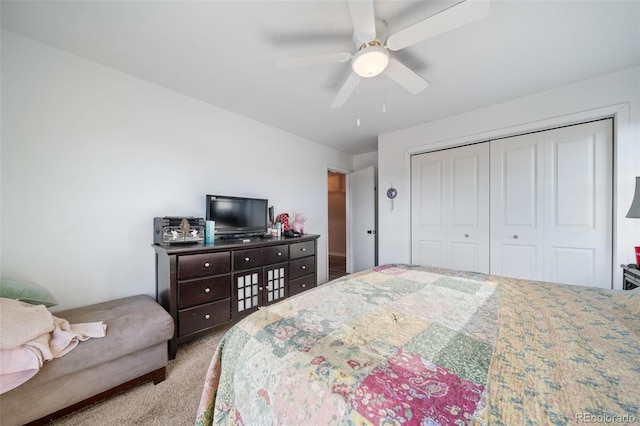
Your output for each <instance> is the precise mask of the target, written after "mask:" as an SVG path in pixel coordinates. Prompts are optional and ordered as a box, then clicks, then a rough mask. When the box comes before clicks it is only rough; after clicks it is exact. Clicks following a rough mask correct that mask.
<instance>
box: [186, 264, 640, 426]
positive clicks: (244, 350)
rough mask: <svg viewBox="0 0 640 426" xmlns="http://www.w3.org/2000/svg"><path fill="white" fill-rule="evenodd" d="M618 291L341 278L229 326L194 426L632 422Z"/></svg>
mask: <svg viewBox="0 0 640 426" xmlns="http://www.w3.org/2000/svg"><path fill="white" fill-rule="evenodd" d="M631 293H632V292H625V294H624V295H621V294H617V293H616V292H613V291H606V290H598V289H587V288H582V287H571V286H559V285H552V284H546V283H534V282H527V281H523V280H510V279H505V278H501V277H493V276H487V275H483V274H476V273H466V272H459V271H449V270H444V269H435V268H425V267H420V266H413V265H399V264H394V265H383V266H380V267H376V268H373V269H371V270H367V271H363V272H360V273H356V274H352V275H349V276H347V277H343V278H341V279H338V280H335V281H333V282H331V283H328V284H325V285H321V286H319V287H317V288H314V289H312V290H309V291H306V292H305V293H302V294H300V295H297V296H294V297H291V298H289V299H285V300H283V301H282V302H279V303H276V304H274V305H270V306H268V307H264V308H262V309H260V310H259V311H258V312H255V313H253V314H251V315H250V316H248V317H247V318H245V319H243V320H242V321H240V322H239V323H238V324H236V325H235V326H234V327H232V328H231V329H230V330H229V331H228V332H227V334H226V335H225V336H224V337H223V339H222V340H221V341H220V344H219V345H218V348H217V349H216V352H215V354H214V356H213V358H212V361H211V364H210V366H209V369H208V370H207V375H206V379H205V384H204V389H203V393H202V397H201V400H200V405H199V408H198V414H197V419H196V425H214V424H215V425H275V424H277V425H302V424H304V425H401V424H402V425H420V426H436V425H464V424H474V425H484V424H495V425H512V424H528V425H546V424H572V423H580V421H581V420H582V421H583V422H588V421H589V420H594V419H595V420H598V419H599V417H589V416H590V415H591V416H598V415H599V416H603V417H602V418H603V419H605V420H608V419H610V417H606V416H607V415H608V414H610V415H612V416H617V417H615V420H621V421H622V422H623V423H624V421H625V419H626V420H627V422H631V423H632V422H634V421H640V408H639V407H640V398H638V395H639V394H640V393H639V389H640V365H639V363H640V315H638V312H640V307H639V306H640V305H639V304H640V292H637V293H635V295H636V296H634V297H632V294H631ZM567 391H568V392H569V393H567ZM574 393H575V394H574ZM580 416H582V417H580ZM624 416H626V417H624ZM634 416H635V417H634Z"/></svg>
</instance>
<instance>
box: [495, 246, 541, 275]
mask: <svg viewBox="0 0 640 426" xmlns="http://www.w3.org/2000/svg"><path fill="white" fill-rule="evenodd" d="M501 249H502V251H501V252H499V253H491V257H492V258H493V257H497V256H499V257H500V265H502V273H500V274H499V275H503V276H505V277H513V278H523V279H532V278H531V277H533V276H535V275H536V274H537V273H538V272H537V269H538V266H537V265H538V264H539V263H540V262H541V259H540V254H541V253H540V249H539V247H537V246H526V245H522V244H518V245H514V244H503V245H502V247H501ZM491 273H492V274H496V272H494V271H492V272H491Z"/></svg>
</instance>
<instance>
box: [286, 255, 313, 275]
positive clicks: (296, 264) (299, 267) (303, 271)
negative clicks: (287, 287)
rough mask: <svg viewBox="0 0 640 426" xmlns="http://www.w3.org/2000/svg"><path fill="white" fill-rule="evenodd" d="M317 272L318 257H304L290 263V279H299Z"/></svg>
mask: <svg viewBox="0 0 640 426" xmlns="http://www.w3.org/2000/svg"><path fill="white" fill-rule="evenodd" d="M315 271H316V257H315V256H310V257H303V258H302V259H297V260H292V261H291V262H289V279H293V278H298V277H301V276H303V275H307V274H311V273H312V272H315Z"/></svg>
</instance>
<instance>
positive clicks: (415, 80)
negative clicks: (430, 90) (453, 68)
mask: <svg viewBox="0 0 640 426" xmlns="http://www.w3.org/2000/svg"><path fill="white" fill-rule="evenodd" d="M384 75H386V76H387V77H389V78H390V79H392V80H394V81H395V82H396V83H398V84H399V85H401V86H402V87H404V88H405V89H407V90H408V91H409V92H411V93H412V94H414V95H415V94H418V93H420V92H422V91H423V90H424V89H426V88H427V87H429V82H428V81H427V80H425V79H424V78H422V77H420V76H419V75H418V74H416V73H415V72H413V71H411V70H410V69H409V68H407V67H406V66H404V65H403V64H402V63H401V62H400V61H398V60H397V59H395V58H389V65H387V68H385V70H384Z"/></svg>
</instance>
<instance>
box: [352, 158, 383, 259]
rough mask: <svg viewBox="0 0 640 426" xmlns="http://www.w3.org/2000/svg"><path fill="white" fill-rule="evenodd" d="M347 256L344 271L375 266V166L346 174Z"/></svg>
mask: <svg viewBox="0 0 640 426" xmlns="http://www.w3.org/2000/svg"><path fill="white" fill-rule="evenodd" d="M348 197H349V203H350V214H349V217H350V220H349V228H350V232H349V234H350V240H351V255H350V256H349V259H348V260H349V261H348V265H347V268H348V270H347V272H358V271H362V270H365V269H369V268H372V267H374V266H375V265H376V245H377V233H376V232H377V231H376V183H375V167H373V166H371V167H367V168H365V169H362V170H358V171H356V172H353V173H351V174H349V190H348Z"/></svg>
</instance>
